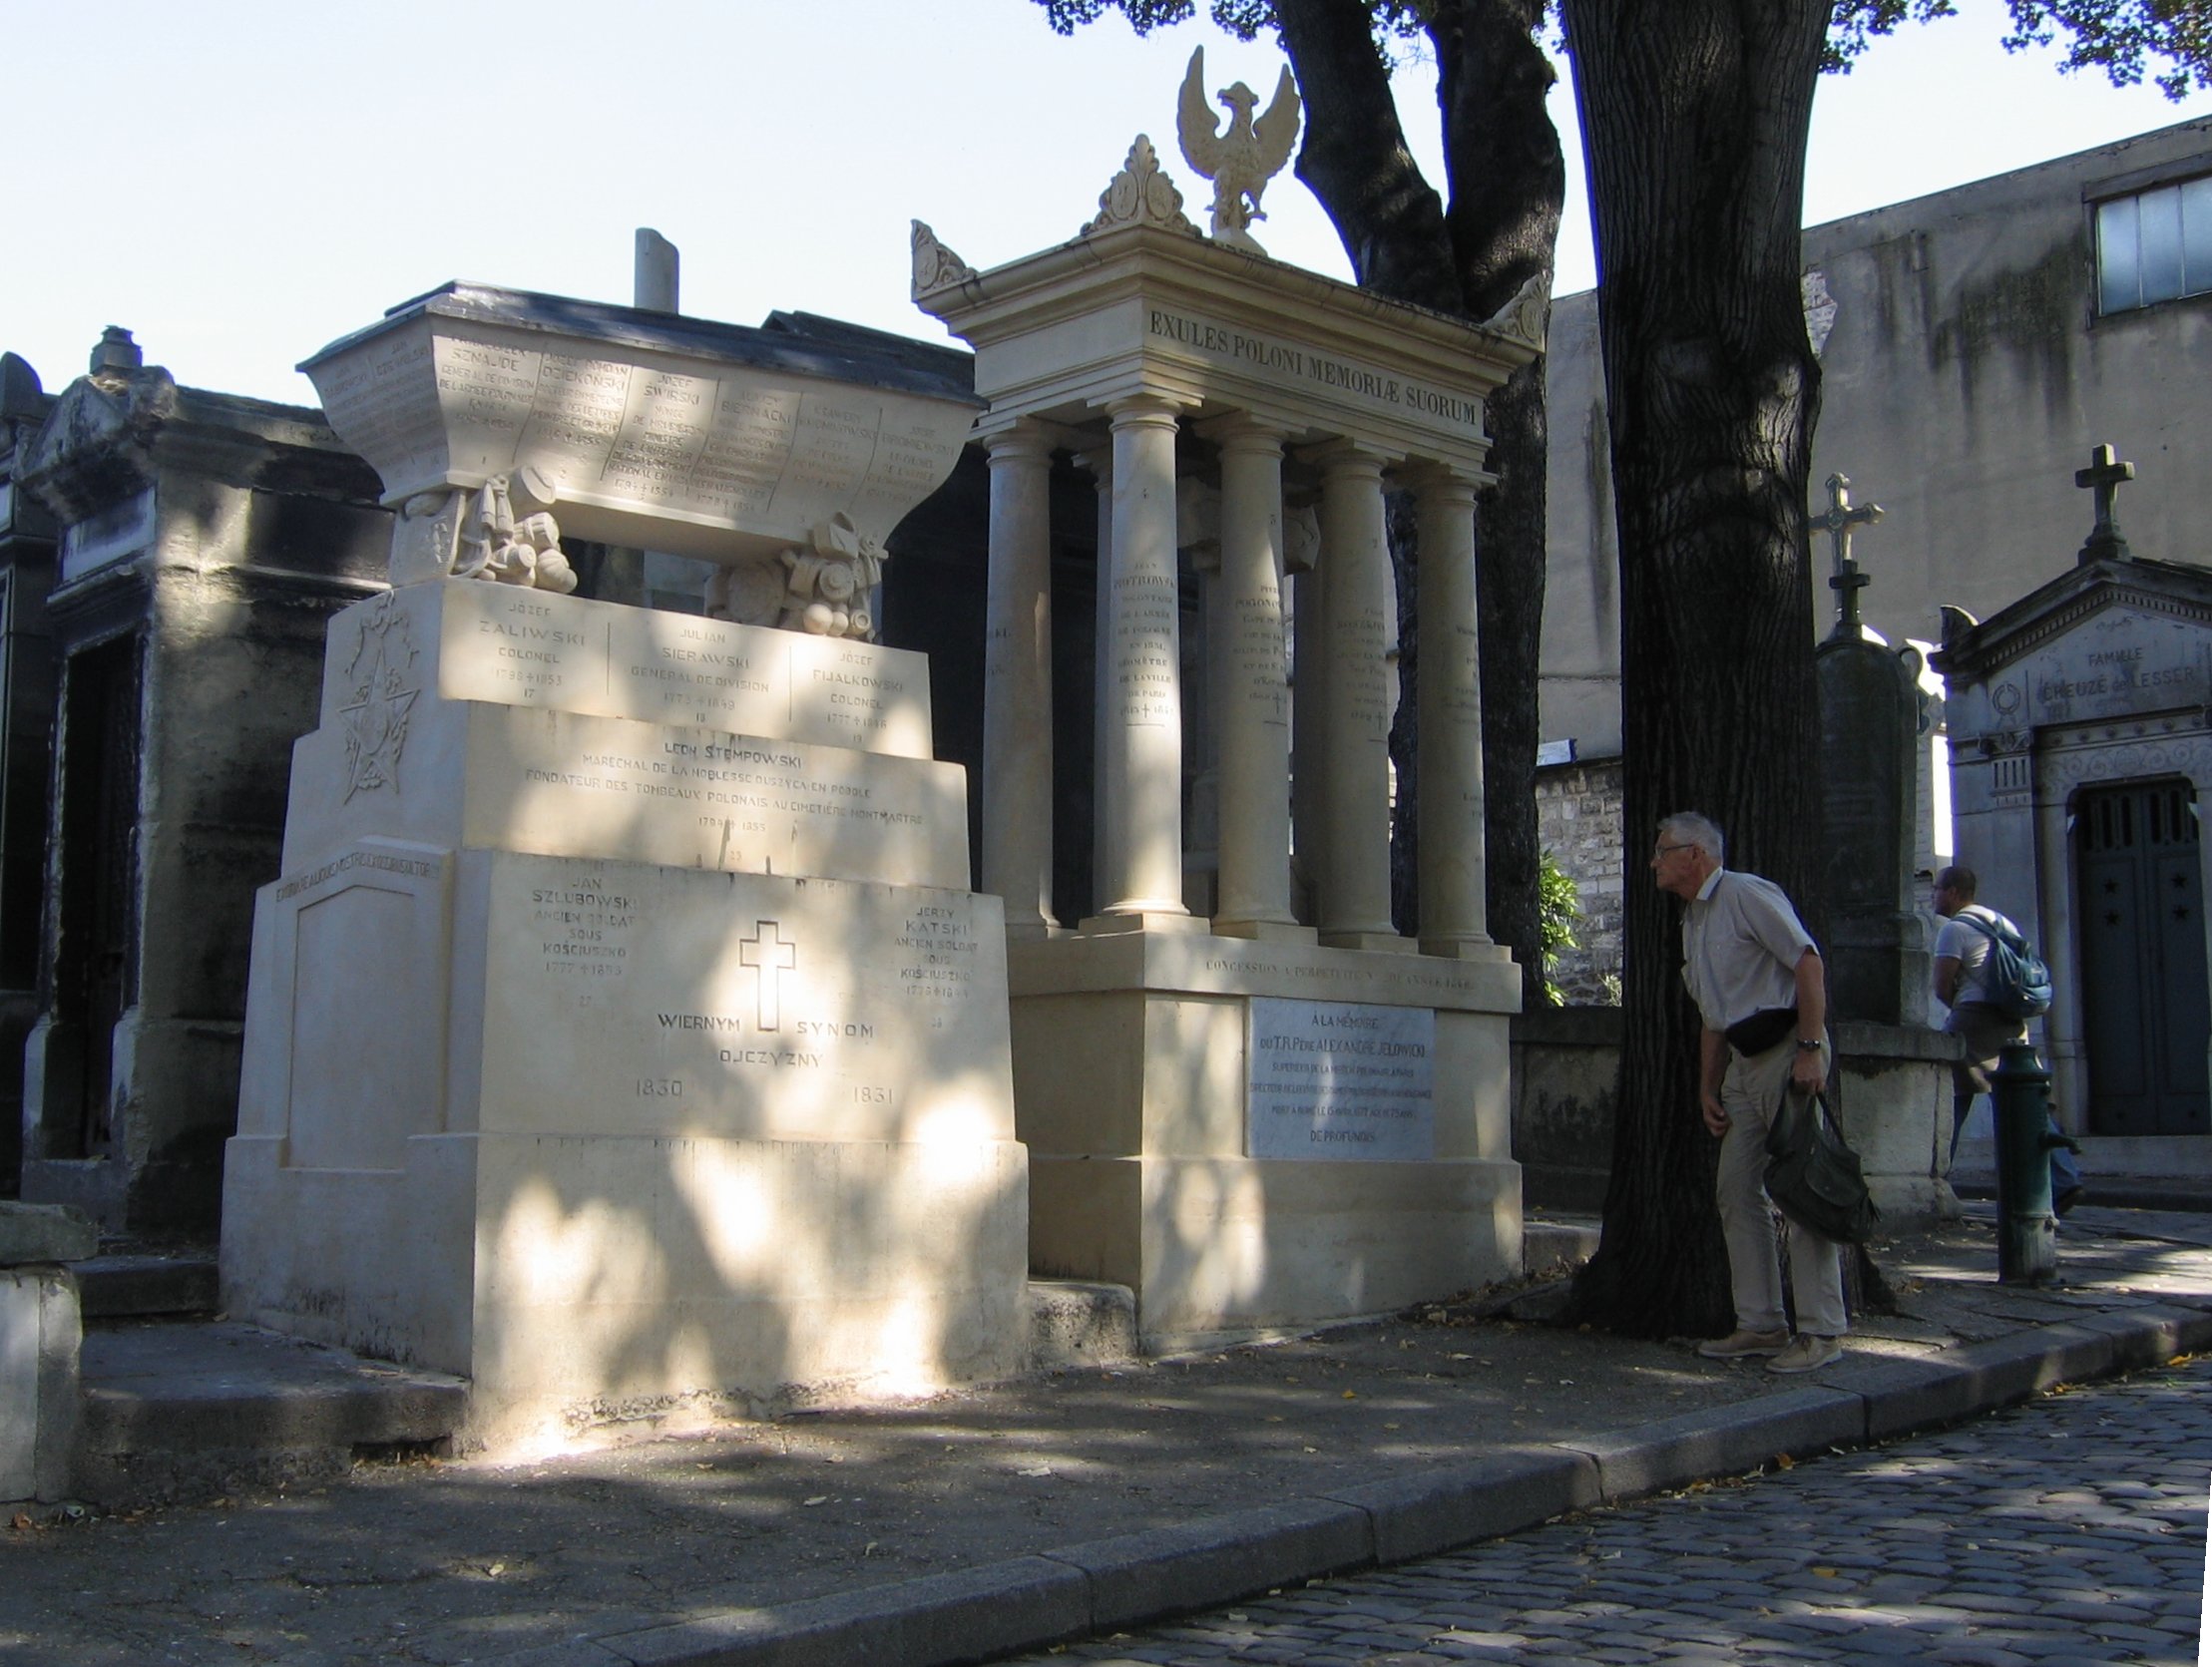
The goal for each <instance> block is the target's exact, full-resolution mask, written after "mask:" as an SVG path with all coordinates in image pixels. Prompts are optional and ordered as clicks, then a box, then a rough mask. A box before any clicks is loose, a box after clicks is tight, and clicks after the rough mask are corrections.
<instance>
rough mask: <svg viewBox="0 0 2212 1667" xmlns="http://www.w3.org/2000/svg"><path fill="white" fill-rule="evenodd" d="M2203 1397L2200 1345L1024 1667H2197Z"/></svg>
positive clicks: (2209, 1405) (2207, 1362)
mask: <svg viewBox="0 0 2212 1667" xmlns="http://www.w3.org/2000/svg"><path fill="white" fill-rule="evenodd" d="M2208 1396H2212V1357H2204V1358H2199V1359H2196V1360H2192V1361H2188V1362H2185V1363H2182V1364H2179V1365H2176V1366H2173V1367H2169V1368H2166V1369H2164V1370H2162V1371H2158V1372H2150V1373H2142V1374H2139V1375H2137V1376H2135V1377H2133V1378H2129V1379H2123V1380H2115V1381H2113V1382H2110V1383H2104V1384H2098V1385H2092V1386H2088V1387H2084V1388H2078V1389H2069V1390H2066V1391H2064V1392H2062V1393H2060V1394H2056V1395H2053V1396H2049V1397H2045V1398H2044V1399H2042V1400H2039V1401H2036V1402H2034V1403H2031V1404H2029V1405H2028V1406H2025V1407H2020V1408H2015V1409H2013V1410H2011V1411H2009V1412H2004V1413H1999V1414H1996V1415H1994V1416H1992V1417H1991V1418H1988V1419H1984V1420H1981V1421H1979V1422H1977V1423H1974V1424H1971V1425H1967V1426H1964V1427H1961V1428H1959V1429H1956V1430H1952V1431H1948V1432H1944V1433H1940V1434H1936V1435H1930V1436H1918V1437H1913V1438H1911V1439H1909V1440H1905V1441H1900V1442H1895V1443H1892V1444H1890V1445H1888V1446H1886V1447H1882V1448H1878V1449H1870V1450H1868V1451H1865V1452H1861V1453H1853V1454H1843V1455H1827V1456H1823V1457H1821V1458H1819V1459H1807V1460H1806V1461H1804V1462H1800V1463H1797V1464H1794V1465H1792V1466H1790V1467H1788V1468H1775V1469H1770V1470H1768V1471H1767V1472H1765V1473H1762V1474H1760V1475H1757V1476H1755V1477H1751V1478H1746V1479H1742V1480H1736V1481H1731V1482H1724V1483H1719V1484H1714V1485H1701V1486H1699V1487H1695V1488H1691V1489H1689V1490H1688V1491H1686V1492H1681V1493H1675V1494H1669V1495H1666V1496H1663V1497H1659V1498H1655V1499H1649V1500H1645V1501H1642V1502H1639V1503H1636V1504H1633V1505H1628V1506H1624V1507H1621V1508H1618V1509H1612V1510H1601V1511H1593V1512H1590V1513H1589V1514H1587V1515H1581V1516H1575V1517H1569V1518H1566V1519H1563V1520H1560V1521H1557V1522H1554V1523H1551V1524H1549V1525H1548V1526H1546V1527H1544V1528H1540V1529H1537V1530H1534V1531H1532V1532H1529V1533H1525V1534H1520V1535H1516V1536H1514V1537H1512V1538H1509V1539H1502V1540H1493V1541H1491V1542H1489V1543H1487V1544H1483V1545H1478V1546H1474V1547H1471V1548H1469V1549H1467V1550H1463V1551H1457V1552H1453V1553H1450V1554H1448V1555H1444V1556H1438V1557H1430V1558H1426V1559H1424V1560H1422V1561H1420V1562H1415V1563H1408V1564H1404V1565H1401V1566H1400V1567H1397V1568H1392V1569H1382V1570H1379V1571H1375V1572H1372V1573H1367V1574H1361V1575H1353V1576H1345V1577H1343V1578H1340V1579H1336V1580H1329V1581H1317V1582H1315V1583H1313V1584H1311V1585H1308V1586H1305V1587H1303V1588H1300V1589H1297V1590H1292V1591H1285V1592H1282V1593H1280V1594H1273V1595H1269V1596H1267V1597H1264V1598H1255V1599H1253V1600H1251V1601H1250V1602H1247V1603H1241V1604H1237V1605H1234V1606H1231V1607H1229V1608H1226V1609H1219V1610H1215V1611H1212V1612H1211V1613H1208V1614H1203V1615H1197V1616H1192V1617H1190V1618H1188V1619H1186V1620H1183V1621H1181V1622H1179V1623H1176V1624H1172V1625H1166V1626H1161V1627H1156V1628H1153V1629H1151V1630H1148V1631H1145V1632H1141V1633H1128V1634H1117V1635H1115V1636H1112V1637H1109V1638H1102V1639H1096V1640H1091V1641H1087V1642H1084V1643H1080V1644H1074V1645H1067V1646H1063V1647H1061V1648H1059V1649H1056V1650H1053V1651H1050V1652H1047V1653H1043V1654H1036V1655H1030V1656H1025V1657H1023V1658H1022V1664H1023V1667H1067V1664H1068V1663H1072V1662H1087V1663H1112V1664H1121V1663H1133V1662H1146V1663H1167V1664H1172V1667H1184V1664H1189V1667H1198V1664H1201V1663H1212V1662H1285V1663H1289V1662H1295V1663H1299V1664H1301V1667H1416V1664H1423V1667H1425V1664H1428V1663H1442V1662H1458V1663H1469V1662H1493V1661H1495V1662H1521V1661H1546V1662H1604V1663H1620V1664H1622V1667H1643V1664H1647V1663H1648V1664H1651V1667H1692V1664H1697V1663H1709V1664H1712V1667H1722V1664H1726V1667H1748V1664H1753V1663H1758V1664H1765V1663H1793V1664H1795V1663H1849V1664H1854V1667H1856V1664H1859V1663H1870V1664H1871V1663H1888V1664H1893V1667H1894V1664H1897V1663H1905V1662H1916V1663H1917V1662H1932V1663H1946V1664H1954V1663H1955V1664H1958V1667H2013V1664H2015V1663H2019V1664H2025V1663H2034V1662H2053V1663H2068V1664H2071V1663H2076V1662H2108V1661H2109V1662H2120V1661H2127V1662H2154V1663H2171V1664H2174V1667H2189V1664H2192V1663H2195V1662H2196V1661H2197V1659H2198V1658H2197V1622H2198V1613H2199V1605H2200V1600H2201V1598H2202V1595H2203V1582H2204V1557H2205V1496H2206V1486H2207V1478H2208V1476H2212V1402H2208V1399H2207V1398H2208Z"/></svg>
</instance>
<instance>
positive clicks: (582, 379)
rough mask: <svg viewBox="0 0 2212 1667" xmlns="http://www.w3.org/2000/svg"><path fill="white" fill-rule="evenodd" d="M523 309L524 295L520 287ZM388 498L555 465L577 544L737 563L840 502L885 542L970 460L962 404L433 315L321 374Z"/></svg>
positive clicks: (373, 341)
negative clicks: (964, 451)
mask: <svg viewBox="0 0 2212 1667" xmlns="http://www.w3.org/2000/svg"><path fill="white" fill-rule="evenodd" d="M505 304H507V305H508V306H509V307H510V309H512V308H513V307H515V306H523V305H526V304H527V303H526V301H525V300H524V298H520V297H510V298H508V300H507V302H506V303H505ZM304 368H305V369H306V371H307V374H308V375H309V377H310V378H311V379H312V380H313V382H314V384H315V391H316V393H317V394H318V395H319V396H320V397H321V400H322V404H323V409H324V412H325V414H326V415H327V416H328V418H329V421H330V426H331V427H332V428H333V429H335V430H336V431H337V433H338V436H339V438H341V439H342V440H344V441H345V443H346V444H347V445H348V446H351V447H352V448H354V449H355V450H356V451H358V452H360V453H361V455H362V456H363V457H365V458H366V459H367V460H368V461H369V463H370V465H371V466H372V467H373V468H374V469H375V470H376V471H377V474H378V475H379V477H380V478H381V479H382V480H383V483H384V502H385V503H386V504H391V505H397V504H400V503H403V502H405V501H406V500H407V499H408V498H410V497H413V496H414V495H415V494H417V493H422V492H430V491H436V490H440V489H443V488H448V487H463V488H469V489H474V488H476V487H478V486H481V485H483V484H484V483H485V482H486V481H487V480H489V479H491V478H492V477H494V476H502V475H507V476H511V475H513V474H515V473H516V472H517V471H519V470H522V469H524V468H531V469H535V470H537V471H539V472H540V473H541V474H543V475H544V476H545V478H546V479H548V480H550V481H551V482H552V483H553V485H554V487H555V488H556V490H557V492H558V500H557V502H556V503H555V504H554V506H553V513H554V515H555V516H556V517H557V518H558V520H559V522H560V524H561V529H562V532H563V533H564V534H565V535H566V536H568V537H571V538H582V539H597V540H602V541H604V542H607V543H611V544H627V545H640V546H644V547H646V548H649V549H655V550H666V551H672V552H674V553H675V554H677V555H683V556H695V557H701V558H704V559H706V560H709V561H725V562H726V561H735V560H739V559H742V558H744V557H747V556H755V555H760V554H764V553H766V552H769V551H772V550H775V549H780V548H785V547H790V546H794V545H798V544H800V543H802V542H803V541H804V539H805V538H806V536H807V534H808V533H809V532H810V531H811V530H812V529H813V528H815V527H816V526H818V525H819V524H821V523H823V522H825V521H827V520H828V519H829V518H830V517H831V516H833V515H835V514H837V513H839V512H842V513H844V514H845V515H847V516H849V517H850V518H851V519H852V522H853V525H854V526H855V527H856V528H857V529H858V530H859V532H860V533H861V534H862V535H863V536H864V537H867V538H872V539H875V540H877V541H879V542H880V541H881V540H883V539H885V538H887V537H888V536H889V534H890V532H891V530H892V528H893V527H895V526H896V525H897V524H898V522H899V521H900V519H901V518H902V517H904V516H905V514H906V512H907V511H908V510H910V509H912V508H913V507H914V506H915V505H916V504H918V503H920V502H921V501H922V500H923V499H924V498H926V497H928V496H929V495H930V493H932V492H933V491H935V490H936V489H937V487H938V486H939V485H940V484H942V483H943V481H944V480H945V479H946V477H947V476H949V475H950V474H951V473H952V469H953V465H954V464H955V463H956V462H957V461H958V460H959V457H960V451H961V447H962V446H963V445H964V444H965V443H966V441H967V437H968V430H969V427H970V425H971V423H972V422H973V419H974V415H975V411H974V407H973V405H972V404H970V403H968V402H966V401H964V400H959V399H952V398H945V397H933V396H931V395H929V394H925V393H919V392H911V391H905V390H901V389H894V388H884V387H877V386H872V385H869V384H865V383H854V382H842V381H834V380H830V379H828V378H827V377H811V376H807V375H804V374H801V373H799V372H796V371H792V370H784V369H776V368H769V367H766V366H762V365H754V364H745V363H740V362H737V361H736V360H734V359H729V358H722V357H716V356H714V355H712V354H710V353H708V352H706V351H705V350H704V349H701V350H699V351H697V352H695V353H693V352H686V351H679V350H676V349H673V348H670V349H668V350H659V349H655V348H652V347H648V346H644V345H640V344H638V343H635V342H632V341H624V340H616V339H600V338H597V337H595V336H592V335H590V334H584V333H577V334H574V335H571V334H568V333H566V332H565V331H564V330H563V329H562V328H561V327H560V325H559V323H557V322H555V321H554V319H553V317H552V316H551V315H549V318H548V320H547V321H546V322H545V323H543V324H540V323H536V322H534V323H533V324H532V325H531V326H530V327H524V326H522V325H520V324H507V323H502V322H497V321H493V320H490V319H485V318H470V319H463V318H458V317H454V316H452V315H450V314H449V313H447V312H442V311H438V310H435V309H426V310H424V311H421V312H418V313H416V314H415V315H414V316H412V317H408V318H403V319H401V320H400V321H398V322H396V323H394V324H391V325H388V326H383V327H380V328H378V329H375V330H372V331H368V332H364V333H363V334H362V335H361V336H358V337H355V338H352V339H350V340H349V341H346V342H341V343H339V344H337V345H336V346H335V347H333V348H331V349H328V350H326V351H325V352H324V353H322V354H321V355H318V356H317V357H316V358H314V359H312V360H310V361H308V363H307V365H306V366H305V367H304Z"/></svg>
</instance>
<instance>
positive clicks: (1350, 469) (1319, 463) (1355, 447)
mask: <svg viewBox="0 0 2212 1667" xmlns="http://www.w3.org/2000/svg"><path fill="white" fill-rule="evenodd" d="M1296 455H1297V457H1298V460H1299V461H1300V462H1302V463H1310V464H1312V465H1314V466H1315V467H1316V468H1318V469H1319V470H1321V472H1322V474H1323V475H1324V476H1328V477H1332V478H1339V479H1341V478H1344V477H1354V478H1357V477H1359V476H1369V477H1372V478H1373V479H1375V480H1376V481H1377V482H1380V481H1381V479H1382V474H1383V471H1384V470H1385V469H1387V468H1389V467H1390V466H1391V465H1392V464H1394V463H1396V462H1398V461H1399V459H1400V458H1401V457H1403V456H1404V454H1403V453H1402V452H1390V451H1385V450H1383V449H1382V448H1381V447H1380V446H1371V445H1369V444H1367V442H1365V441H1363V440H1353V439H1348V438H1345V437H1343V436H1339V437H1338V438H1336V439H1334V440H1323V441H1321V442H1319V443H1318V444H1315V445H1311V446H1300V447H1299V448H1298V450H1297V453H1296Z"/></svg>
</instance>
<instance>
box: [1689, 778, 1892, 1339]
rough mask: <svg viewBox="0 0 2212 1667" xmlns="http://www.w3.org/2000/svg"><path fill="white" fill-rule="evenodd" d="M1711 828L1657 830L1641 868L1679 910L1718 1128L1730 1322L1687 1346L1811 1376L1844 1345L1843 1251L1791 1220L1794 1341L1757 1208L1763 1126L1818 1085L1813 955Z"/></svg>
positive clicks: (1825, 1046)
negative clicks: (1793, 1093)
mask: <svg viewBox="0 0 2212 1667" xmlns="http://www.w3.org/2000/svg"><path fill="white" fill-rule="evenodd" d="M1721 855H1722V841H1721V833H1720V829H1719V828H1717V827H1715V826H1714V825H1713V824H1712V822H1710V821H1709V820H1707V819H1706V818H1705V817H1703V816H1699V815H1697V814H1695V813H1694V812H1683V813H1682V814H1680V815H1676V816H1669V817H1668V818H1666V820H1665V821H1663V822H1661V823H1660V824H1659V837H1658V841H1657V843H1656V844H1655V845H1654V846H1653V847H1652V850H1651V871H1652V873H1653V874H1654V875H1656V876H1657V878H1658V882H1659V889H1660V890H1661V891H1664V892H1672V893H1673V894H1674V895H1675V896H1676V897H1679V898H1680V899H1682V901H1683V902H1684V903H1685V904H1687V905H1688V908H1687V910H1686V911H1685V912H1684V914H1683V917H1682V981H1683V983H1685V984H1686V985H1688V986H1689V992H1690V998H1691V1000H1692V1001H1694V1002H1695V1003H1696V1004H1697V1012H1698V1016H1699V1018H1700V1019H1702V1020H1703V1021H1704V1025H1705V1034H1704V1037H1703V1039H1702V1042H1701V1045H1700V1049H1699V1064H1698V1079H1697V1102H1698V1108H1699V1111H1700V1112H1701V1114H1702V1115H1703V1117H1704V1119H1705V1126H1706V1127H1707V1128H1708V1129H1710V1130H1711V1131H1712V1132H1713V1133H1715V1134H1717V1135H1719V1136H1720V1140H1721V1144H1720V1175H1719V1180H1718V1183H1717V1186H1716V1197H1717V1201H1718V1203H1719V1207H1720V1227H1721V1235H1722V1237H1723V1238H1725V1239H1726V1240H1727V1243H1728V1272H1729V1279H1730V1284H1731V1285H1732V1287H1733V1294H1734V1297H1735V1305H1736V1329H1735V1330H1734V1331H1733V1332H1731V1333H1730V1334H1729V1335H1728V1336H1726V1337H1721V1338H1714V1339H1712V1340H1710V1341H1708V1342H1705V1343H1702V1344H1700V1345H1699V1346H1698V1350H1697V1352H1698V1353H1699V1354H1701V1355H1703V1356H1705V1357H1706V1358H1707V1359H1709V1360H1742V1359H1745V1358H1748V1357H1752V1356H1759V1355H1768V1356H1772V1357H1773V1358H1772V1359H1771V1360H1770V1361H1769V1362H1768V1363H1767V1370H1768V1371H1769V1372H1811V1371H1814V1370H1816V1369H1818V1368H1820V1367H1823V1366H1826V1365H1828V1364H1829V1363H1831V1362H1832V1361H1834V1360H1835V1359H1836V1358H1837V1357H1838V1356H1839V1355H1841V1354H1842V1353H1843V1345H1842V1344H1841V1343H1840V1342H1839V1341H1838V1339H1840V1338H1841V1337H1842V1336H1843V1334H1844V1332H1845V1331H1846V1330H1847V1329H1848V1322H1847V1321H1846V1319H1845V1316H1844V1297H1843V1259H1842V1248H1843V1247H1842V1246H1841V1245H1839V1244H1837V1243H1836V1241H1835V1240H1833V1239H1826V1238H1822V1237H1821V1236H1820V1235H1819V1234H1817V1233H1811V1232H1807V1231H1806V1230H1805V1229H1804V1228H1802V1227H1799V1226H1798V1225H1797V1224H1796V1223H1794V1222H1793V1223H1791V1225H1790V1232H1789V1253H1790V1288H1791V1292H1792V1294H1793V1296H1794V1297H1795V1299H1796V1304H1797V1336H1796V1337H1795V1338H1792V1337H1791V1336H1790V1333H1789V1326H1788V1323H1787V1320H1786V1318H1785V1316H1784V1314H1783V1310H1782V1270H1781V1264H1780V1260H1779V1258H1778V1256H1777V1254H1776V1247H1775V1240H1774V1217H1773V1213H1772V1210H1771V1208H1770V1206H1769V1205H1768V1203H1767V1195H1766V1158H1767V1150H1766V1143H1767V1121H1768V1119H1769V1118H1770V1117H1771V1116H1772V1115H1773V1113H1774V1108H1775V1106H1776V1105H1777V1104H1778V1103H1779V1102H1780V1100H1781V1097H1782V1090H1783V1085H1784V1084H1785V1083H1791V1084H1794V1085H1795V1086H1796V1087H1797V1088H1798V1089H1800V1090H1802V1091H1803V1092H1805V1093H1816V1092H1818V1091H1819V1089H1820V1087H1821V1085H1822V1084H1823V1083H1824V1082H1826V1081H1827V1079H1828V1061H1829V1053H1830V1048H1829V1042H1828V981H1827V977H1826V973H1825V969H1824V968H1823V967H1822V965H1821V959H1820V951H1819V949H1818V948H1816V947H1815V946H1814V943H1813V940H1812V937H1811V935H1810V934H1809V933H1807V932H1806V930H1805V927H1804V924H1803V923H1802V922H1801V921H1799V920H1798V918H1797V911H1796V910H1795V909H1794V908H1792V907H1791V906H1790V900H1789V898H1788V897H1787V896H1785V895H1784V894H1783V891H1782V888H1781V887H1779V886H1777V885H1775V884H1774V883H1773V882H1772V881H1771V880H1762V879H1760V878H1759V877H1758V876H1757V875H1755V874H1736V873H1732V872H1730V871H1729V870H1728V869H1725V868H1723V867H1722V866H1721Z"/></svg>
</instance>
